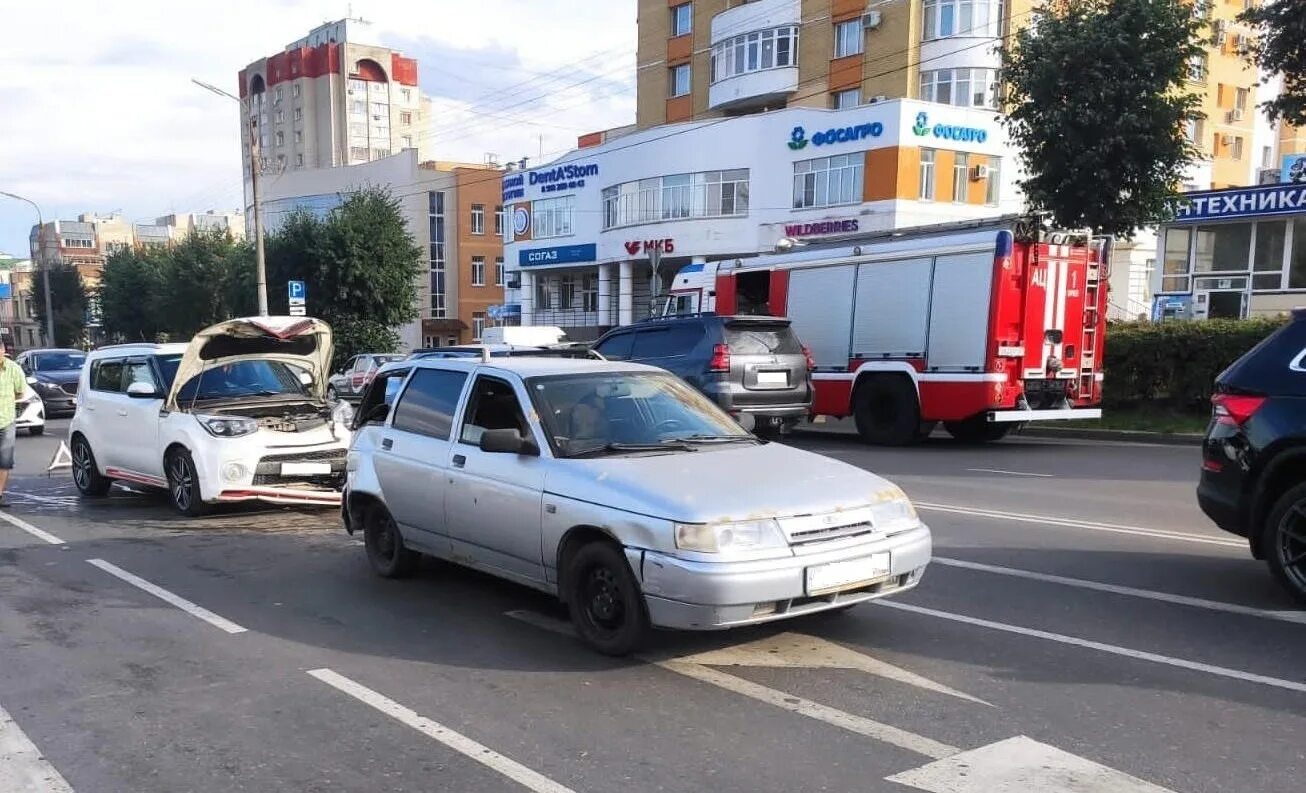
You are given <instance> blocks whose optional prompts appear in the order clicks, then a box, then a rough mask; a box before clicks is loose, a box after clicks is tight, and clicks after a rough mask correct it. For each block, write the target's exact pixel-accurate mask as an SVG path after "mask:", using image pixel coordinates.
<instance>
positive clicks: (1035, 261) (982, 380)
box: [662, 217, 1110, 445]
mask: <svg viewBox="0 0 1306 793" xmlns="http://www.w3.org/2000/svg"><path fill="white" fill-rule="evenodd" d="M781 242H782V244H781V246H779V247H780V248H782V249H783V248H787V250H784V251H783V252H777V253H774V254H764V255H761V256H757V257H753V258H748V259H735V260H729V261H719V262H709V263H707V264H692V265H687V266H686V267H685V268H683V269H682V270H681V271H680V272H678V273H677V274H676V276H675V277H674V279H673V283H672V285H671V288H670V290H669V292H668V297H667V302H666V304H665V305H664V307H663V311H662V313H664V314H680V313H695V312H715V313H718V314H769V315H774V316H788V317H789V318H790V319H791V320H792V322H793V327H794V330H795V332H796V333H797V334H798V337H799V339H800V340H801V341H802V342H803V343H804V344H806V345H807V346H808V347H809V348H810V350H811V354H812V358H813V360H814V362H815V366H816V369H815V371H814V373H813V384H814V388H815V399H814V402H813V406H812V414H813V416H831V417H837V418H842V417H847V416H852V417H853V418H854V420H855V422H856V425H857V430H858V432H859V433H860V435H861V436H862V438H863V439H864V440H866V441H867V442H870V443H876V444H885V445H902V444H908V443H912V442H915V441H916V440H919V439H920V438H923V437H925V436H926V435H928V434H929V433H930V432H931V431H932V430H933V429H934V427H935V426H936V424H938V423H939V422H942V423H943V425H944V427H945V428H946V429H947V430H948V432H949V433H950V434H951V435H953V436H954V437H955V438H957V439H959V440H965V441H988V440H996V439H998V438H1001V437H1002V436H1004V435H1005V434H1006V433H1007V432H1008V430H1010V429H1011V428H1012V427H1013V426H1017V425H1019V424H1021V423H1024V422H1030V421H1047V420H1064V419H1083V418H1098V417H1100V416H1101V410H1100V409H1099V407H1098V406H1099V405H1100V404H1101V398H1102V368H1101V366H1102V350H1103V341H1104V336H1105V329H1106V306H1107V294H1106V291H1107V278H1108V275H1109V273H1108V272H1107V269H1108V266H1109V265H1108V263H1109V261H1110V259H1109V257H1110V240H1109V239H1107V238H1100V237H1099V238H1091V237H1090V236H1089V235H1087V234H1084V233H1078V234H1076V233H1059V232H1050V231H1047V230H1045V229H1043V228H1042V227H1041V226H1040V224H1039V223H1038V222H1037V221H1036V220H1034V219H1030V218H1023V217H1005V218H1000V219H995V220H988V221H977V222H971V223H953V224H946V225H940V226H928V227H920V228H915V229H899V230H896V231H893V232H887V233H878V234H859V235H848V236H844V237H839V238H835V239H829V240H823V241H821V242H811V243H804V242H801V241H794V240H782V241H781Z"/></svg>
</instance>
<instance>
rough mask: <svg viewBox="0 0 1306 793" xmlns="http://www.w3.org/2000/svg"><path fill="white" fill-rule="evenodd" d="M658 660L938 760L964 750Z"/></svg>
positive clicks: (691, 675)
mask: <svg viewBox="0 0 1306 793" xmlns="http://www.w3.org/2000/svg"><path fill="white" fill-rule="evenodd" d="M654 663H655V664H656V665H657V666H659V667H661V668H663V669H666V670H667V671H669V672H675V673H676V674H678V675H684V676H685V677H689V678H693V679H694V680H698V681H700V682H703V683H709V684H711V685H714V686H716V687H717V688H723V689H725V690H726V691H731V692H734V693H736V694H741V695H743V696H745V697H748V698H749V699H755V700H757V701H758V702H765V703H766V704H768V705H774V706H775V707H777V708H781V709H783V710H787V711H790V712H791V713H797V714H798V715H800V716H806V717H807V718H809V719H816V720H817V721H823V722H825V723H826V724H830V725H833V726H835V727H839V728H841V729H844V730H848V731H849V732H855V733H857V734H859V735H865V736H866V737H867V738H873V739H875V740H877V741H880V742H882V743H887V744H891V745H893V746H897V747H899V748H901V749H906V750H907V751H910V752H915V753H916V754H920V755H924V756H926V757H932V758H934V759H936V760H937V759H939V758H943V757H948V756H950V755H954V754H956V753H957V752H959V751H960V750H959V749H958V748H957V747H955V746H949V745H947V744H946V743H940V742H938V741H936V740H934V739H932V738H926V737H925V736H924V735H917V734H916V733H914V732H908V731H907V730H904V729H901V728H899V727H894V726H893V725H891V724H885V723H883V722H879V721H873V720H871V719H868V718H865V717H863V716H855V715H853V714H851V713H847V712H845V711H842V710H839V709H837V708H832V707H830V706H828V705H822V704H821V703H819V702H813V701H811V700H810V699H804V698H802V697H796V696H794V695H793V694H788V693H786V692H784V691H778V690H776V689H774V688H768V687H766V686H763V685H760V684H758V683H754V682H753V681H751V680H745V679H743V678H742V677H735V676H734V675H731V674H727V673H725V672H721V671H718V670H716V669H712V668H711V667H707V666H703V665H702V664H695V663H689V662H686V661H656V662H654Z"/></svg>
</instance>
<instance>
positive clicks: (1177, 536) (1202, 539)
mask: <svg viewBox="0 0 1306 793" xmlns="http://www.w3.org/2000/svg"><path fill="white" fill-rule="evenodd" d="M912 503H913V504H915V506H916V508H917V509H924V510H929V511H931V512H948V513H952V514H954V515H970V516H971V517H977V518H992V519H996V520H1011V521H1016V522H1018V523H1039V524H1045V525H1051V526H1065V527H1067V528H1072V529H1087V530H1089V531H1102V532H1108V533H1110V534H1131V535H1134V536H1137V537H1151V538H1153V539H1158V540H1175V541H1177V542H1193V543H1200V544H1202V545H1219V546H1222V547H1226V548H1240V549H1242V550H1244V551H1245V550H1247V541H1246V540H1231V539H1230V540H1227V539H1224V538H1223V537H1208V536H1206V535H1203V534H1188V533H1185V532H1180V531H1166V530H1165V529H1148V528H1144V527H1142V526H1121V525H1119V524H1115V523H1097V522H1095V521H1090V520H1076V519H1074V518H1057V517H1053V516H1051V515H1028V514H1025V513H1023V512H1001V511H998V510H992V509H979V508H977V507H960V506H954V505H952V504H930V503H927V502H923V501H913V502H912Z"/></svg>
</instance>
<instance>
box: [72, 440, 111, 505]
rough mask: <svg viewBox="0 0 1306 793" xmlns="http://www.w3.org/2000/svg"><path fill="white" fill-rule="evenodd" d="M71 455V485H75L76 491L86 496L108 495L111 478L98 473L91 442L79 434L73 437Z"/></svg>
mask: <svg viewBox="0 0 1306 793" xmlns="http://www.w3.org/2000/svg"><path fill="white" fill-rule="evenodd" d="M71 456H72V459H73V485H74V486H76V488H77V492H78V493H81V494H82V495H83V496H85V497H87V498H103V497H104V496H106V495H108V493H109V487H110V486H111V485H112V484H113V480H111V479H108V478H106V477H104V476H101V475H100V468H99V464H98V463H96V462H95V454H94V453H93V452H92V451H91V444H89V443H87V442H86V439H85V438H83V437H82V436H80V435H78V436H77V437H75V438H73V447H72V450H71Z"/></svg>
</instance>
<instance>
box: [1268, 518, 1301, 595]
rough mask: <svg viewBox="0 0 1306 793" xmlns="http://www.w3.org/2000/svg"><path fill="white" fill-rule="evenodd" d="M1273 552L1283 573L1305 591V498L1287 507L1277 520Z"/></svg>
mask: <svg viewBox="0 0 1306 793" xmlns="http://www.w3.org/2000/svg"><path fill="white" fill-rule="evenodd" d="M1274 553H1275V554H1277V555H1278V557H1279V562H1280V564H1282V566H1283V572H1284V575H1285V576H1287V577H1288V578H1289V579H1290V580H1291V582H1292V583H1293V584H1294V585H1295V586H1296V587H1297V589H1298V591H1301V592H1306V499H1303V500H1302V501H1298V502H1297V503H1296V504H1293V505H1292V506H1291V507H1289V508H1288V511H1287V512H1285V513H1284V515H1283V519H1282V520H1280V521H1279V531H1278V533H1277V534H1276V537H1275V542H1274Z"/></svg>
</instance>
